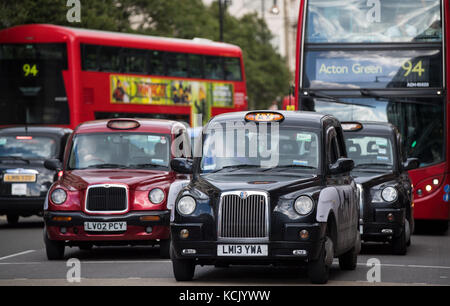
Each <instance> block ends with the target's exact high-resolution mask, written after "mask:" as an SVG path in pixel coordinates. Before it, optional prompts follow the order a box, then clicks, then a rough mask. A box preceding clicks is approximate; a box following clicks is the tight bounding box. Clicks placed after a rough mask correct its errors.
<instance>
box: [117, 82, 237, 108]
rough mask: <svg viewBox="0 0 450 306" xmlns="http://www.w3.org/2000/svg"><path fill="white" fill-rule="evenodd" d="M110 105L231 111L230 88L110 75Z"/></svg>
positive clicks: (214, 83) (206, 83) (210, 83)
mask: <svg viewBox="0 0 450 306" xmlns="http://www.w3.org/2000/svg"><path fill="white" fill-rule="evenodd" d="M110 91H111V103H112V104H143V105H185V106H186V105H193V104H194V103H197V104H199V103H201V104H205V103H207V104H210V105H211V106H212V107H230V108H231V107H234V101H233V97H234V87H233V84H229V83H220V82H198V81H185V80H169V79H160V78H150V77H138V76H124V75H111V76H110Z"/></svg>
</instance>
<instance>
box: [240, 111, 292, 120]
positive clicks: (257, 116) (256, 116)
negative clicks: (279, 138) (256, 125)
mask: <svg viewBox="0 0 450 306" xmlns="http://www.w3.org/2000/svg"><path fill="white" fill-rule="evenodd" d="M245 120H246V121H254V122H280V121H283V120H284V116H283V115H282V114H280V113H276V112H251V113H248V114H247V115H245Z"/></svg>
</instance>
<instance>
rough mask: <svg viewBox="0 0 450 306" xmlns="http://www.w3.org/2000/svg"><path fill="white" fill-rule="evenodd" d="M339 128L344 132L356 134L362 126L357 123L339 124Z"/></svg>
mask: <svg viewBox="0 0 450 306" xmlns="http://www.w3.org/2000/svg"><path fill="white" fill-rule="evenodd" d="M341 126H342V129H343V130H344V131H345V132H357V131H360V130H362V128H363V125H362V124H361V123H359V122H341Z"/></svg>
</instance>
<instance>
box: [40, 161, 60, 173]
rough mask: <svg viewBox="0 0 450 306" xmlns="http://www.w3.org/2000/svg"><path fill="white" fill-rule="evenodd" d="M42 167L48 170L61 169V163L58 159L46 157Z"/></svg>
mask: <svg viewBox="0 0 450 306" xmlns="http://www.w3.org/2000/svg"><path fill="white" fill-rule="evenodd" d="M44 167H45V168H47V169H48V170H54V171H61V170H62V164H61V161H60V160H59V159H47V160H45V161H44Z"/></svg>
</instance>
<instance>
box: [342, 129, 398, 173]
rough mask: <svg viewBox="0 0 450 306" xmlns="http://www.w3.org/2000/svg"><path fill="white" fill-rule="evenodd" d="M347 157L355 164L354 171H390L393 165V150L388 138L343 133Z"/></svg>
mask: <svg viewBox="0 0 450 306" xmlns="http://www.w3.org/2000/svg"><path fill="white" fill-rule="evenodd" d="M344 138H345V145H346V147H347V154H348V157H349V158H351V159H353V161H354V162H355V169H358V168H378V169H383V170H384V169H386V170H391V169H392V168H393V165H394V163H395V160H394V154H393V152H395V151H394V149H393V147H392V142H391V140H390V139H389V138H388V137H383V136H370V135H361V134H360V133H354V132H348V133H344Z"/></svg>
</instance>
